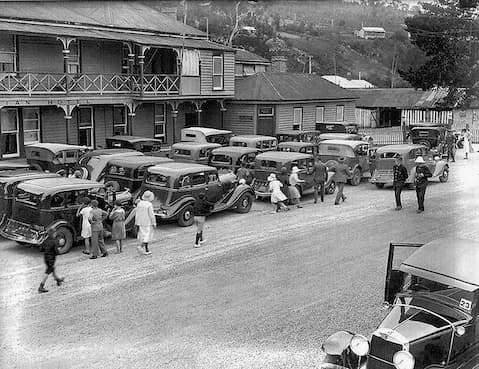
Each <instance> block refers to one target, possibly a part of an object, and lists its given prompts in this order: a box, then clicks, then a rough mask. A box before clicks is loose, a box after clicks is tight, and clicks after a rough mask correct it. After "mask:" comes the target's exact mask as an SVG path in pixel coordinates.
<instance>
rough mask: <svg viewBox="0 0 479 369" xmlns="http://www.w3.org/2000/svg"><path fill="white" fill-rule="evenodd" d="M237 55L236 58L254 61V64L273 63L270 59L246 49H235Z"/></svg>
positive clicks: (240, 60)
mask: <svg viewBox="0 0 479 369" xmlns="http://www.w3.org/2000/svg"><path fill="white" fill-rule="evenodd" d="M235 51H236V56H235V60H236V61H237V62H241V63H252V64H271V62H270V61H269V60H268V59H265V58H263V57H261V56H259V55H257V54H255V53H252V52H250V51H248V50H244V49H235Z"/></svg>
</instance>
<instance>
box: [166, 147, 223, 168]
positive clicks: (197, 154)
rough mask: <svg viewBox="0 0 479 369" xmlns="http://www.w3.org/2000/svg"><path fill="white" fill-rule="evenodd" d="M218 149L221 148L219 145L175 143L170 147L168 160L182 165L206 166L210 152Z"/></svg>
mask: <svg viewBox="0 0 479 369" xmlns="http://www.w3.org/2000/svg"><path fill="white" fill-rule="evenodd" d="M218 147H221V145H220V144H219V143H209V142H206V143H205V142H177V143H175V144H173V145H171V152H170V155H169V158H171V159H173V160H175V161H181V162H184V163H197V164H206V165H208V163H209V161H210V157H211V152H212V151H213V150H214V149H216V148H218Z"/></svg>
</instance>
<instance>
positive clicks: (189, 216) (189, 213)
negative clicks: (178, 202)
mask: <svg viewBox="0 0 479 369" xmlns="http://www.w3.org/2000/svg"><path fill="white" fill-rule="evenodd" d="M183 218H184V219H185V220H190V218H191V212H189V211H185V214H184V215H183Z"/></svg>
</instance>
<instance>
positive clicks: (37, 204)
mask: <svg viewBox="0 0 479 369" xmlns="http://www.w3.org/2000/svg"><path fill="white" fill-rule="evenodd" d="M85 196H88V197H90V198H91V199H92V200H93V199H95V200H98V202H99V207H100V208H103V209H108V208H111V207H112V205H113V202H114V201H115V200H116V199H118V200H120V201H122V204H123V206H124V208H125V210H126V211H127V213H129V211H130V209H131V208H132V197H131V194H129V192H128V193H125V194H120V193H118V194H115V193H113V192H107V190H106V188H105V186H104V185H103V184H101V183H98V182H95V181H90V180H87V179H78V178H65V177H60V178H56V177H55V178H41V179H33V180H28V181H25V182H22V183H20V184H19V185H17V188H16V190H15V199H14V202H13V210H12V215H11V217H9V218H8V219H7V220H6V223H5V225H4V227H3V228H2V229H0V235H2V236H3V237H5V238H7V239H9V240H13V241H17V242H18V243H27V244H32V245H38V246H40V247H42V244H43V243H44V242H45V240H46V238H47V232H46V231H47V229H48V228H54V229H55V230H56V231H57V237H58V238H60V239H61V240H62V242H61V244H63V246H62V247H61V248H60V249H59V252H60V253H61V254H64V253H67V252H68V251H70V249H71V247H72V246H73V244H74V243H75V242H76V241H77V240H79V239H81V220H80V217H77V216H76V213H77V210H78V208H79V207H80V206H81V205H82V203H81V201H82V199H83V198H84V197H85ZM107 224H108V223H107Z"/></svg>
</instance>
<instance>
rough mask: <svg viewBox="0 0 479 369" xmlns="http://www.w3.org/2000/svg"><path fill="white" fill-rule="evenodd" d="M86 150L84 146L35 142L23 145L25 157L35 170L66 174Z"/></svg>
mask: <svg viewBox="0 0 479 369" xmlns="http://www.w3.org/2000/svg"><path fill="white" fill-rule="evenodd" d="M87 150H88V147H86V146H78V145H67V144H61V143H36V144H30V145H25V157H26V159H27V163H28V164H29V165H31V166H32V167H34V168H35V169H37V170H43V171H49V172H52V173H58V174H61V175H68V174H69V173H70V172H71V171H72V169H73V168H74V167H75V165H76V164H77V162H78V159H79V158H80V157H81V156H82V155H83V154H84V153H85V152H86V151H87Z"/></svg>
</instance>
